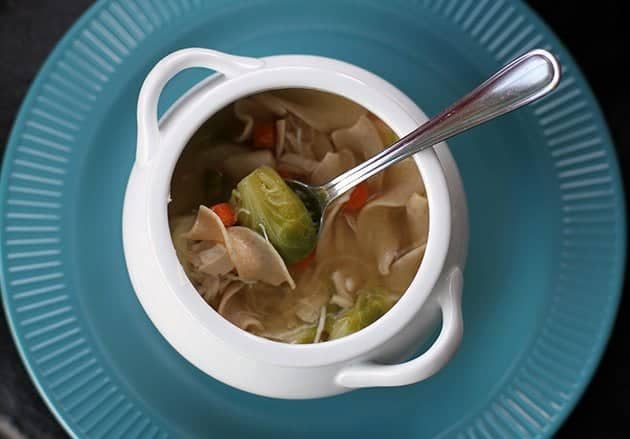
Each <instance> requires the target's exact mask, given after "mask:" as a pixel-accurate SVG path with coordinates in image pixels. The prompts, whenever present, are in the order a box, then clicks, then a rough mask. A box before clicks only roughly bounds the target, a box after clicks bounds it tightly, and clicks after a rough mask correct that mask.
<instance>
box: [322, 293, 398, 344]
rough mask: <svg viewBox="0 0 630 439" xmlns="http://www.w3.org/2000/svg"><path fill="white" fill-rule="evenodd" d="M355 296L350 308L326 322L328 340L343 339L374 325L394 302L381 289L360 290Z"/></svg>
mask: <svg viewBox="0 0 630 439" xmlns="http://www.w3.org/2000/svg"><path fill="white" fill-rule="evenodd" d="M357 294H358V295H357V301H356V302H355V304H354V306H352V308H348V309H346V310H345V311H341V312H340V313H339V314H337V315H336V316H334V317H332V318H331V319H328V320H327V321H326V331H327V332H328V335H329V340H333V339H335V338H340V337H345V336H346V335H349V334H352V333H354V332H357V331H358V330H360V329H363V328H365V327H366V326H368V325H370V324H372V323H374V322H375V321H376V320H378V319H379V318H380V317H381V316H382V315H383V314H385V313H386V312H387V311H389V309H390V308H391V307H392V306H393V305H394V303H395V302H396V299H395V297H393V296H392V295H391V294H390V293H389V292H388V291H386V290H384V289H382V288H362V289H360V290H359V291H358V293H357Z"/></svg>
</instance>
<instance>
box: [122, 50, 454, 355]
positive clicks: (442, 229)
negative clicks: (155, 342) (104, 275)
mask: <svg viewBox="0 0 630 439" xmlns="http://www.w3.org/2000/svg"><path fill="white" fill-rule="evenodd" d="M262 59H263V60H264V61H265V66H264V67H263V68H261V69H258V70H256V71H253V72H249V73H246V74H243V75H240V76H237V77H234V78H229V79H226V78H225V77H223V76H222V75H220V74H215V75H212V76H210V77H209V78H207V79H205V80H203V81H202V82H201V83H199V84H197V85H196V86H195V87H193V88H191V89H190V90H189V91H187V92H186V93H185V94H184V95H183V96H182V97H181V98H180V99H178V100H177V101H176V102H175V103H174V104H173V105H172V106H171V107H170V109H169V110H168V112H167V113H165V114H164V116H163V117H162V118H161V120H160V129H161V130H163V131H162V134H163V136H162V140H163V143H164V144H166V145H167V147H162V148H161V149H162V151H160V152H159V153H157V154H156V156H155V157H154V158H155V159H154V160H152V161H151V162H150V164H149V166H145V168H148V169H144V170H143V172H142V174H144V178H143V179H144V183H145V186H146V187H152V189H151V190H148V192H147V195H148V196H147V200H148V201H147V206H146V212H145V213H146V215H147V216H148V218H146V221H147V222H148V224H149V227H148V228H147V230H148V231H149V234H150V240H151V241H152V242H151V244H152V246H153V250H154V251H155V255H154V256H155V259H156V260H157V262H158V265H159V268H160V270H159V271H160V274H161V276H162V278H163V279H164V280H165V283H164V286H165V288H164V290H166V289H168V291H169V292H168V294H171V295H173V296H175V297H176V298H177V300H178V302H179V303H180V304H181V305H182V306H183V307H184V308H185V309H186V311H187V313H188V315H189V316H190V317H191V318H192V319H194V321H195V326H196V327H198V329H199V336H198V337H195V338H196V339H197V340H196V341H195V340H192V344H194V345H196V346H197V347H196V348H192V352H195V354H194V355H200V356H201V355H208V353H209V352H208V349H209V348H208V347H209V346H210V344H209V343H208V341H207V340H208V338H207V336H211V338H212V337H214V338H218V339H219V340H220V341H221V342H222V343H225V344H229V345H231V346H233V347H235V348H237V349H238V351H239V352H241V353H246V356H254V357H256V358H258V359H260V360H263V361H265V362H267V363H270V364H276V365H283V366H297V367H311V366H323V365H328V364H333V363H338V362H342V361H346V360H348V359H351V358H353V357H359V356H363V355H365V354H367V353H369V352H371V351H373V350H374V349H376V348H378V347H379V346H380V345H381V344H383V343H385V342H386V341H387V340H389V339H390V338H392V337H394V336H395V335H396V334H397V333H398V332H399V331H400V330H401V329H402V328H403V327H404V326H406V325H407V324H408V323H409V322H410V321H411V319H413V317H414V316H415V315H416V314H417V312H419V310H420V308H421V307H422V306H423V305H424V303H425V302H426V300H427V299H428V297H429V296H430V293H431V291H432V290H433V289H434V287H435V285H436V284H437V282H438V280H439V278H440V276H441V273H442V271H443V268H444V264H445V261H446V257H447V253H448V249H449V245H450V236H451V210H452V206H451V200H450V196H449V192H448V187H447V182H446V177H445V173H444V170H443V169H442V167H441V164H440V162H439V160H438V158H437V155H436V153H435V151H434V150H433V149H427V150H424V151H422V152H420V153H418V154H416V155H415V156H414V160H415V162H416V165H417V167H418V170H419V172H420V175H421V178H422V180H423V182H424V184H425V188H426V193H427V199H428V202H429V232H428V237H427V245H426V251H425V255H424V257H423V260H422V263H421V264H420V267H419V269H418V271H417V272H416V274H415V276H414V278H413V280H412V282H411V284H410V286H409V288H407V290H405V292H404V293H403V295H402V296H401V298H400V299H399V300H398V301H397V303H396V304H395V305H394V306H393V307H392V308H391V309H390V310H389V311H388V312H387V313H385V314H384V315H383V316H382V317H381V318H379V319H378V320H377V321H375V322H374V323H372V324H371V325H369V326H367V327H366V328H363V329H361V330H360V331H357V332H356V333H353V334H350V335H348V336H346V337H342V338H340V339H337V340H331V341H327V342H325V343H317V344H304V345H292V344H287V343H282V342H277V341H272V340H268V339H266V338H263V337H260V336H256V335H254V334H251V333H249V332H247V331H245V330H242V329H240V328H238V327H237V326H235V325H233V324H232V323H231V322H229V321H228V320H227V319H225V318H224V317H223V316H221V315H220V314H219V313H218V312H217V311H215V310H214V309H213V308H212V307H211V306H209V305H208V304H207V303H206V302H205V301H204V300H203V299H202V298H201V296H200V295H199V293H198V292H197V290H196V289H195V288H194V286H193V285H192V283H191V282H190V281H189V280H188V278H187V277H186V276H185V274H183V269H182V267H181V265H180V264H179V261H178V259H177V256H176V254H175V250H174V247H173V243H172V239H171V236H170V231H169V230H170V229H169V223H168V216H167V200H168V196H169V191H170V184H171V179H172V174H173V170H174V168H175V164H176V162H177V160H178V159H179V156H180V155H181V152H182V151H183V149H184V148H185V146H186V144H187V142H188V140H189V139H190V137H191V136H192V135H193V134H194V132H196V131H197V129H198V128H199V126H201V124H202V123H203V122H205V121H206V120H208V118H210V117H211V116H212V115H214V114H215V113H216V112H217V111H219V110H220V109H221V108H223V107H224V106H225V105H227V104H229V103H232V102H234V101H235V100H237V99H239V98H241V97H245V96H248V95H251V94H254V93H258V92H262V91H266V90H273V89H280V88H311V89H317V90H322V91H326V92H329V93H333V94H338V95H340V96H343V97H346V98H348V99H350V100H352V101H355V102H356V103H358V104H359V105H361V106H363V107H364V108H366V109H367V110H368V111H370V112H372V113H373V114H375V115H376V116H377V117H379V118H381V120H383V122H385V123H386V124H387V125H388V126H390V128H391V129H392V130H393V131H394V132H396V134H398V135H399V136H402V135H404V134H406V133H407V132H409V131H411V130H412V129H413V128H415V127H416V126H417V125H418V124H419V123H422V122H424V121H426V120H427V119H428V118H427V117H426V115H425V114H424V113H423V112H422V111H421V110H420V109H419V108H418V107H417V106H416V105H415V104H414V103H413V102H412V101H411V100H410V99H409V98H407V97H406V96H405V95H404V94H403V93H402V92H400V91H398V90H397V89H396V88H395V87H393V86H392V85H391V84H389V83H387V82H386V81H384V80H382V79H381V78H379V77H377V76H375V75H373V74H371V73H369V72H367V71H365V70H363V69H360V68H358V67H356V66H352V65H350V64H347V63H345V62H342V61H338V60H333V59H329V58H323V57H315V56H302V55H281V56H272V57H266V58H262ZM162 146H164V145H162ZM137 168H138V166H137V164H134V169H133V170H132V176H133V173H134V172H137V173H139V171H137ZM147 171H149V172H148V174H147V173H146V172H147ZM132 181H133V182H134V184H140V183H139V179H137V178H136V179H132V178H130V185H131V184H132V183H131V182H132ZM149 182H150V184H148V185H147V183H149ZM145 190H147V189H146V188H145ZM128 191H129V187H128ZM129 207H130V206H128V203H127V197H125V210H127V209H128V208H129ZM123 235H126V234H125V233H124V234H123ZM123 241H124V244H125V245H124V247H125V254H127V245H129V241H128V240H125V236H123ZM127 265H128V269H129V272H130V276H131V278H132V283H134V284H135V282H133V278H134V277H135V276H149V275H153V274H152V273H148V272H145V273H144V274H142V273H139V272H138V270H136V267H134V266H133V263H130V261H129V260H128V261H127ZM169 267H172V268H169ZM182 274H183V276H184V278H185V281H183V282H182ZM175 285H177V286H176V287H174V286H175ZM141 290H142V287H140V288H137V287H136V285H134V291H135V293H136V295H137V296H138V298H139V299H140V301H141V303H142V305H143V307H144V308H145V311H146V312H147V314H148V315H149V317H150V319H151V320H152V322H153V323H154V324H155V326H156V327H157V328H158V330H159V331H160V332H161V333H162V334H163V335H164V336H165V337H166V338H167V340H169V343H171V345H173V346H174V347H175V348H176V349H177V350H178V351H180V352H181V353H182V354H184V356H186V357H187V358H188V357H189V355H186V354H185V353H184V352H182V351H181V350H180V349H179V346H178V342H177V340H171V338H170V337H169V336H168V332H169V331H167V330H165V328H163V327H162V325H168V324H169V323H168V322H165V321H162V319H160V318H159V317H157V315H156V314H155V313H154V312H152V311H153V309H152V308H153V307H154V306H157V305H156V302H154V301H149V300H144V298H143V296H145V294H144V293H146V292H143V291H141ZM151 293H153V292H151ZM202 334H203V335H205V336H206V337H204V336H202ZM204 340H205V341H204ZM188 347H190V346H188ZM186 352H188V353H189V354H190V352H191V351H190V349H187V350H186ZM192 361H193V363H195V361H194V359H193V360H192Z"/></svg>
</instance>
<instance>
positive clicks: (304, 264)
mask: <svg viewBox="0 0 630 439" xmlns="http://www.w3.org/2000/svg"><path fill="white" fill-rule="evenodd" d="M313 262H315V250H313V251H312V252H310V253H309V254H308V256H306V257H305V258H304V259H300V260H299V261H297V262H295V263H293V264H291V268H293V269H295V270H296V271H304V270H306V269H307V268H308V267H309V266H310V265H311V264H312V263H313Z"/></svg>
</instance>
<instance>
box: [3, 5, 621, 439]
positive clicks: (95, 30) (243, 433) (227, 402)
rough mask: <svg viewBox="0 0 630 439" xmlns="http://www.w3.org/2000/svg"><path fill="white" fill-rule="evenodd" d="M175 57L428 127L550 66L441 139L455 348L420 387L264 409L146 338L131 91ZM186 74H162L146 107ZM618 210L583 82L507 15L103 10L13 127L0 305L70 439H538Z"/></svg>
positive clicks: (597, 350)
mask: <svg viewBox="0 0 630 439" xmlns="http://www.w3.org/2000/svg"><path fill="white" fill-rule="evenodd" d="M188 46H202V47H211V48H216V49H219V50H224V51H228V52H234V53H238V54H242V55H249V56H261V55H270V54H279V53H306V54H318V55H325V56H329V57H334V58H339V59H342V60H347V61H349V62H351V63H354V64H357V65H359V66H361V67H364V68H366V69H368V70H371V71H373V72H375V73H377V74H379V75H381V76H382V77H384V78H385V79H387V80H389V81H391V82H392V83H394V84H395V85H396V86H398V87H399V88H400V89H402V90H403V91H404V92H405V93H407V94H408V95H409V96H410V97H411V98H412V99H414V100H415V101H416V102H417V103H418V104H419V106H420V107H421V108H423V109H424V110H425V111H426V112H427V113H428V114H435V113H436V112H437V111H438V110H440V109H441V108H443V107H444V106H445V105H446V104H448V103H450V102H452V101H453V100H454V99H456V98H457V97H459V96H460V95H462V94H464V93H465V92H467V91H468V90H470V89H471V88H473V87H474V86H475V85H477V84H478V83H480V82H481V81H482V80H483V79H484V78H485V77H486V76H487V75H489V74H490V73H491V72H493V71H494V70H496V69H497V68H498V67H499V66H501V65H502V64H504V63H505V62H507V61H508V60H509V59H511V58H512V57H514V56H516V55H517V54H520V53H521V52H523V51H525V50H527V49H531V48H534V47H546V48H548V49H550V50H552V51H553V52H555V53H556V54H557V55H558V56H559V58H560V60H561V62H562V64H563V68H564V73H565V74H564V78H563V80H562V83H561V85H560V86H559V89H558V90H557V91H556V92H554V94H553V95H551V96H549V97H548V98H546V99H545V100H543V101H541V102H539V103H537V104H535V105H533V106H531V107H528V108H525V109H523V110H521V111H518V112H517V113H515V114H512V115H509V116H507V117H504V118H502V119H500V120H497V121H495V122H492V123H490V124H487V125H485V126H483V127H481V128H479V129H476V130H474V131H471V132H470V133H467V134H465V135H462V136H460V137H458V138H455V139H453V140H452V141H451V142H450V144H451V147H452V150H453V152H454V155H455V158H456V160H457V162H458V164H459V167H460V169H461V172H462V175H463V179H464V184H465V188H466V191H467V195H468V204H469V207H470V229H471V241H470V257H469V264H468V267H467V271H466V288H465V292H464V298H465V300H464V302H465V303H464V318H465V322H466V330H465V335H464V342H463V344H462V346H461V349H460V350H459V352H458V354H457V355H456V357H455V358H454V359H453V361H452V362H451V363H450V364H449V365H448V366H447V367H446V369H444V370H443V371H442V372H440V373H439V374H438V375H437V376H435V377H434V378H431V379H429V380H427V381H426V382H422V383H419V384H416V385H412V386H407V387H402V388H385V389H369V390H361V391H356V392H352V393H350V394H346V395H342V396H337V397H333V398H327V399H320V400H312V401H283V400H273V399H267V398H261V397H257V396H253V395H250V394H246V393H243V392H240V391H237V390H234V389H232V388H229V387H227V386H225V385H223V384H221V383H219V382H217V381H215V380H213V379H211V378H209V377H208V376H206V375H204V374H202V373H201V372H199V371H198V370H196V369H195V368H194V367H193V366H191V365H190V364H189V363H187V362H186V361H185V360H184V359H183V358H182V357H180V356H179V355H178V354H177V353H176V352H175V350H173V349H172V348H171V347H170V346H169V345H168V344H167V343H166V342H165V341H164V340H163V339H162V337H161V336H160V335H159V334H158V332H157V331H156V330H155V328H154V327H153V326H152V325H151V323H150V322H149V320H148V318H147V317H146V315H145V314H144V312H143V311H142V309H141V307H140V304H139V303H138V302H137V300H136V297H135V295H134V294H133V291H132V289H131V285H130V283H129V279H128V276H127V271H126V269H125V264H124V260H123V251H122V243H121V209H122V204H123V192H124V189H125V184H126V180H127V177H128V175H129V171H130V169H131V164H132V161H133V157H134V149H135V131H136V127H135V104H136V97H137V94H138V90H139V87H140V83H141V81H142V79H143V77H144V76H145V75H146V73H147V72H148V70H149V69H150V67H151V66H152V65H153V64H154V63H155V62H156V61H157V60H158V59H159V58H161V57H162V56H164V55H166V54H167V53H169V52H171V51H173V50H175V49H178V48H182V47H188ZM204 75H207V72H202V71H198V70H194V71H190V72H187V73H185V74H181V75H179V76H178V77H177V78H176V79H175V81H174V82H173V83H171V84H170V86H169V87H168V89H167V90H166V93H165V95H164V97H163V99H162V102H161V104H162V105H161V107H162V109H164V108H166V107H168V105H169V104H170V103H172V102H173V100H174V99H175V98H177V97H178V96H179V95H181V93H182V92H183V91H185V90H186V89H188V88H189V87H190V86H191V85H193V84H194V83H196V82H198V81H199V80H200V79H202V78H203V77H204ZM622 200H623V193H622V188H621V184H620V177H619V171H618V166H617V162H616V159H615V155H614V148H613V145H612V144H611V141H610V138H609V135H608V132H607V129H606V127H605V124H604V121H603V120H602V116H601V114H600V111H599V109H598V107H597V105H596V103H595V101H594V99H593V96H592V95H591V92H590V91H589V88H588V86H587V85H586V83H585V81H584V79H583V78H582V75H581V74H580V72H579V71H578V69H577V68H576V66H575V64H574V63H573V62H572V61H571V59H570V57H569V56H568V54H567V52H566V51H565V49H564V48H563V47H562V46H561V44H560V43H559V42H558V40H557V39H556V38H555V37H554V36H553V35H552V34H551V32H550V31H549V30H548V29H547V28H546V27H545V26H544V24H542V23H541V21H540V20H539V19H538V18H537V17H536V16H535V15H534V14H533V13H532V12H531V11H530V10H529V9H527V7H526V6H524V5H523V4H521V3H519V2H517V1H509V0H497V1H489V0H480V1H473V0H444V1H439V0H436V1H433V0H429V1H424V2H421V1H411V0H407V1H402V0H400V1H398V0H396V1H389V2H381V1H376V0H371V1H358V0H341V1H332V0H330V1H328V0H327V1H303V2H299V3H297V2H295V1H289V0H279V1H268V0H255V1H238V2H236V1H227V0H212V1H207V2H202V1H198V0H168V1H167V0H164V1H160V0H116V1H102V2H100V3H97V4H96V5H95V6H93V7H92V8H91V9H90V10H89V12H87V13H86V14H85V15H84V16H83V17H82V18H81V19H80V20H79V21H78V23H77V24H76V25H75V26H74V27H73V28H72V30H71V31H70V32H69V33H68V34H67V35H66V36H65V37H64V38H63V40H62V42H61V43H60V44H59V46H58V47H57V49H56V50H55V51H54V52H53V54H52V55H51V56H50V59H49V60H48V61H47V62H46V65H45V66H44V68H43V69H42V71H41V72H40V74H39V76H38V77H37V80H36V81H35V82H34V84H33V86H32V87H31V90H30V92H29V94H28V97H27V98H26V101H25V102H24V104H23V106H22V109H21V111H20V114H19V116H18V119H17V122H16V123H15V127H14V128H13V132H12V135H11V138H10V141H9V145H8V148H7V153H6V157H5V160H4V164H3V169H2V184H1V187H0V202H1V205H2V219H1V230H0V245H1V246H2V248H1V256H2V297H3V301H4V306H5V309H6V312H7V315H8V318H9V322H10V324H11V328H12V330H13V333H14V335H15V340H16V342H17V345H18V347H19V349H20V352H21V355H22V358H23V359H24V362H25V363H26V365H27V367H28V369H29V371H30V373H31V376H32V377H33V380H34V381H35V383H36V385H37V387H38V388H39V390H40V392H41V393H42V395H43V396H44V398H45V400H46V401H47V403H48V405H49V406H50V408H51V410H52V411H53V412H54V413H55V415H56V416H57V418H58V419H59V421H60V422H61V423H62V424H63V425H64V427H65V428H66V429H67V430H68V431H69V432H71V433H72V434H73V435H75V436H81V437H121V436H124V437H166V436H171V437H227V436H230V437H274V438H279V437H304V438H311V437H312V438H322V437H326V438H330V437H348V435H349V434H352V435H353V436H355V437H370V436H376V435H383V434H387V436H388V437H436V436H438V437H439V436H442V437H471V438H484V437H485V438H489V437H501V438H505V437H546V436H550V435H551V434H553V432H554V431H555V430H556V429H557V428H558V426H559V425H560V424H561V422H562V421H563V420H564V419H565V417H566V416H567V414H568V413H569V411H570V410H571V408H572V407H573V406H574V404H575V403H576V401H577V400H578V398H579V397H580V395H581V393H582V391H583V390H584V388H585V386H586V384H587V383H588V381H589V379H590V377H591V375H592V373H593V370H594V369H595V366H596V365H597V362H598V360H599V358H600V355H601V353H602V350H603V348H604V346H605V343H606V340H607V337H608V334H609V331H610V328H611V324H612V322H613V320H614V315H615V311H616V308H617V304H618V299H619V294H620V286H621V280H622V274H623V266H624V258H625V239H626V237H625V216H624V207H623V201H622ZM216 361H221V359H220V358H217V359H216Z"/></svg>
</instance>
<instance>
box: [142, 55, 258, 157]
mask: <svg viewBox="0 0 630 439" xmlns="http://www.w3.org/2000/svg"><path fill="white" fill-rule="evenodd" d="M263 65H264V61H262V60H260V59H256V58H246V57H242V56H235V55H229V54H227V53H222V52H218V51H216V50H210V49H201V48H189V49H182V50H178V51H176V52H173V53H171V54H170V55H168V56H166V57H164V58H162V59H161V60H160V61H159V62H158V63H157V64H156V65H155V67H153V69H151V71H150V72H149V74H148V75H147V77H146V79H145V80H144V83H143V84H142V88H141V89H140V95H139V97H138V110H137V111H138V113H137V118H138V144H137V145H138V146H137V151H136V162H137V163H141V164H144V163H147V162H148V161H149V158H150V157H151V151H152V150H154V149H155V148H157V145H159V143H160V130H159V127H158V114H157V107H158V100H159V98H160V94H161V93H162V89H163V88H164V86H165V85H166V83H167V82H168V81H170V80H171V79H172V78H173V76H175V75H176V74H178V73H179V72H181V71H182V70H185V69H189V68H193V67H205V68H207V69H211V70H215V71H217V72H219V73H222V74H224V75H225V76H227V77H232V76H237V75H240V74H242V73H246V72H248V71H251V70H255V69H258V68H260V67H262V66H263Z"/></svg>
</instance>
